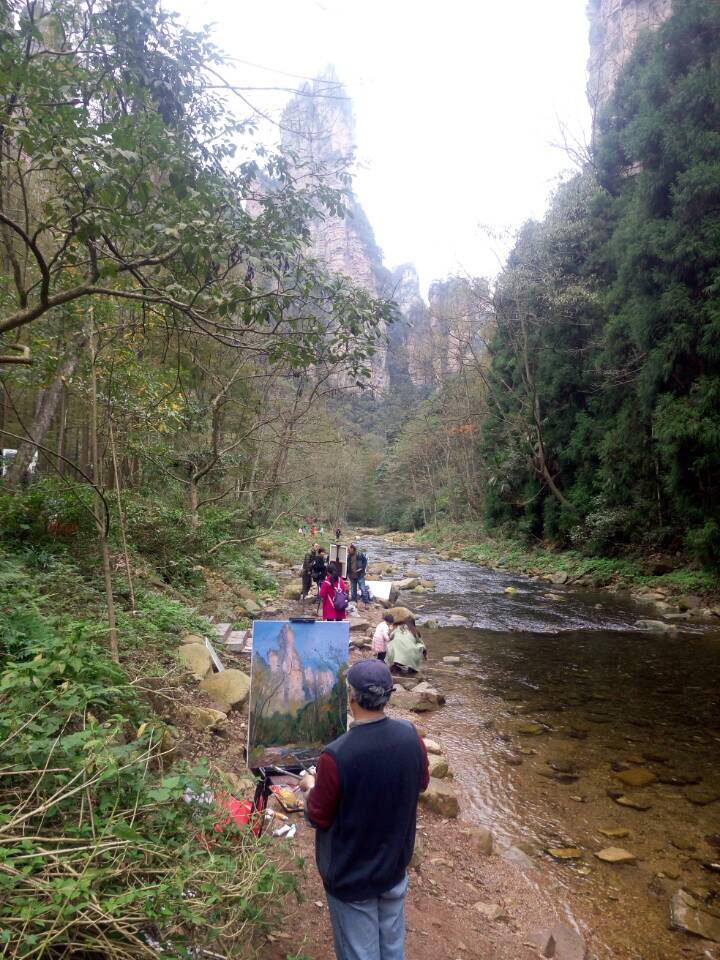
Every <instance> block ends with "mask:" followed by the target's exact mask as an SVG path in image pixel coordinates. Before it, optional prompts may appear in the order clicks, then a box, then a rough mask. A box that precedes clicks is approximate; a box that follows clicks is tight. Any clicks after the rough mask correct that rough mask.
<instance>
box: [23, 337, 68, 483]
mask: <svg viewBox="0 0 720 960" xmlns="http://www.w3.org/2000/svg"><path fill="white" fill-rule="evenodd" d="M86 342H87V341H86V338H85V337H78V338H76V339H75V341H74V342H73V343H72V344H71V345H70V347H69V352H68V354H67V356H66V357H65V359H64V360H63V362H62V363H61V364H60V366H59V367H58V369H57V372H56V373H55V378H54V380H53V382H52V383H51V384H50V386H49V387H46V388H45V390H43V391H42V393H41V394H40V397H39V399H38V405H37V408H36V411H35V416H34V417H33V420H32V423H31V424H30V427H29V428H28V437H29V438H28V439H27V440H25V441H23V442H22V443H21V444H20V446H19V447H18V452H17V456H16V457H15V459H14V460H13V461H12V463H11V464H10V467H9V469H8V472H7V481H6V482H7V484H8V486H10V487H15V488H17V487H19V486H20V485H21V484H22V483H23V481H24V480H25V479H26V477H27V472H28V468H29V466H30V464H31V462H32V458H33V456H34V455H35V451H36V450H37V447H36V446H35V444H36V443H42V442H43V440H44V439H45V436H46V434H47V432H48V430H49V429H50V424H51V423H52V421H53V417H54V416H55V411H56V410H57V408H58V404H59V402H60V397H61V396H62V391H63V387H64V386H65V381H66V380H67V379H68V378H69V377H71V376H72V375H73V373H74V372H75V367H76V366H77V364H78V360H79V359H80V354H81V353H82V351H83V348H84V346H85V343H86Z"/></svg>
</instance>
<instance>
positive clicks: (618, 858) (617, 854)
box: [595, 847, 636, 863]
mask: <svg viewBox="0 0 720 960" xmlns="http://www.w3.org/2000/svg"><path fill="white" fill-rule="evenodd" d="M595 856H596V857H597V858H598V860H602V861H603V863H635V860H636V857H635V854H633V853H630V851H629V850H624V849H623V848H622V847H605V849H604V850H598V851H597V853H596V854H595Z"/></svg>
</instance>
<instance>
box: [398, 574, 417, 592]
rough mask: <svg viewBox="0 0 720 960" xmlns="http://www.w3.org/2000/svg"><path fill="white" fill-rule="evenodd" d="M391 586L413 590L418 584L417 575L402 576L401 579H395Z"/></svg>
mask: <svg viewBox="0 0 720 960" xmlns="http://www.w3.org/2000/svg"><path fill="white" fill-rule="evenodd" d="M393 586H394V587H395V589H396V590H413V589H414V588H415V587H419V586H420V580H419V578H418V577H403V579H402V580H395V581H394V583H393Z"/></svg>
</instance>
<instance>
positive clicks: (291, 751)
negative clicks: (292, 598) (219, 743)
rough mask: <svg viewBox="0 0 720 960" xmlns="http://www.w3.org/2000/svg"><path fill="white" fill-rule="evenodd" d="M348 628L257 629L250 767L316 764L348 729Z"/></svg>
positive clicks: (266, 625) (269, 625)
mask: <svg viewBox="0 0 720 960" xmlns="http://www.w3.org/2000/svg"><path fill="white" fill-rule="evenodd" d="M349 639H350V633H349V626H348V624H347V622H345V621H340V622H323V621H311V622H293V621H288V620H256V621H255V622H254V624H253V641H252V667H251V676H250V706H249V711H248V748H247V756H248V766H249V767H250V769H251V770H257V769H260V768H266V767H273V766H281V767H297V766H302V765H304V764H309V763H313V762H314V761H315V760H316V759H317V756H318V754H319V753H320V751H321V750H322V748H323V747H324V746H325V745H326V744H328V743H330V742H331V741H332V740H334V739H335V738H336V737H339V736H340V735H341V734H342V733H345V731H346V729H347V685H346V682H345V675H346V673H347V668H348V644H349Z"/></svg>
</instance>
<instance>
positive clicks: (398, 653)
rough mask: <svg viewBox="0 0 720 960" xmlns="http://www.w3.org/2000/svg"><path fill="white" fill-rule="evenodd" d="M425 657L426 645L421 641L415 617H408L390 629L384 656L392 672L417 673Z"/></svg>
mask: <svg viewBox="0 0 720 960" xmlns="http://www.w3.org/2000/svg"><path fill="white" fill-rule="evenodd" d="M426 659H427V647H426V646H425V644H424V643H423V642H422V639H421V637H420V633H419V631H418V628H417V626H416V625H415V619H414V618H413V617H410V618H409V619H408V620H406V621H405V622H404V623H398V624H396V625H395V626H394V627H393V628H392V630H391V631H390V643H389V644H388V648H387V658H386V663H387V664H388V666H389V667H390V669H391V670H392V671H393V673H403V674H408V673H419V672H420V668H421V667H422V662H423V660H426Z"/></svg>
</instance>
